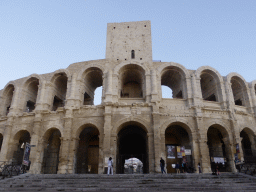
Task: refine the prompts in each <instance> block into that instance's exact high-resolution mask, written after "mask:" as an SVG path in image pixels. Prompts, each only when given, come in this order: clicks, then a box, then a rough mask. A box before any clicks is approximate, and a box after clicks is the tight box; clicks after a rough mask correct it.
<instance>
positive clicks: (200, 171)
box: [197, 163, 202, 173]
mask: <svg viewBox="0 0 256 192" xmlns="http://www.w3.org/2000/svg"><path fill="white" fill-rule="evenodd" d="M197 167H198V171H199V173H202V170H201V165H200V163H198V165H197Z"/></svg>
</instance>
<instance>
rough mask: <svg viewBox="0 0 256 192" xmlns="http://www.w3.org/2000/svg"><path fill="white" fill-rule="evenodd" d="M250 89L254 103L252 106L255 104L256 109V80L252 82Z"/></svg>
mask: <svg viewBox="0 0 256 192" xmlns="http://www.w3.org/2000/svg"><path fill="white" fill-rule="evenodd" d="M249 87H250V89H251V96H252V101H253V103H252V104H253V106H254V107H256V80H254V81H252V82H251V83H250V84H249ZM255 112H256V111H255Z"/></svg>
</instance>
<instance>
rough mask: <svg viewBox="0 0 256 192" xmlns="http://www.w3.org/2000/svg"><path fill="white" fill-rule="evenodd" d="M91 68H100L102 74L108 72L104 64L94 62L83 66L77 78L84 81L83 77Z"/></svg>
mask: <svg viewBox="0 0 256 192" xmlns="http://www.w3.org/2000/svg"><path fill="white" fill-rule="evenodd" d="M90 68H98V69H100V70H101V71H102V74H105V73H106V69H105V67H104V66H102V65H99V64H95V63H94V64H90V65H86V66H85V67H83V68H82V69H81V70H80V72H79V73H78V75H77V80H78V81H82V80H83V77H84V75H85V73H86V72H88V70H89V69H90Z"/></svg>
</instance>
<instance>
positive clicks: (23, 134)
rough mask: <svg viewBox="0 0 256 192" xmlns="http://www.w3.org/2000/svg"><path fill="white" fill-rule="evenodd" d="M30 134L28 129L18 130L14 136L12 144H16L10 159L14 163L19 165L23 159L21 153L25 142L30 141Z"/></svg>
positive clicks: (22, 153)
mask: <svg viewBox="0 0 256 192" xmlns="http://www.w3.org/2000/svg"><path fill="white" fill-rule="evenodd" d="M30 139H31V137H30V134H29V132H28V131H25V130H22V131H19V132H18V133H17V134H16V135H15V137H14V143H15V144H14V145H16V146H17V148H16V150H15V149H14V153H13V159H12V161H13V162H14V163H15V164H18V165H21V164H22V160H23V155H24V148H25V145H26V143H30Z"/></svg>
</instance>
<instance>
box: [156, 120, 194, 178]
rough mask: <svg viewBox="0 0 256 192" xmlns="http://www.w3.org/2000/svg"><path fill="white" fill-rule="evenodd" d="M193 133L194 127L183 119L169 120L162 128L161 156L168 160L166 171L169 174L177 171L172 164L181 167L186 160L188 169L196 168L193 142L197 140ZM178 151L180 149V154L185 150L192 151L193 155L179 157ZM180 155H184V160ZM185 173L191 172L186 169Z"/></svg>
mask: <svg viewBox="0 0 256 192" xmlns="http://www.w3.org/2000/svg"><path fill="white" fill-rule="evenodd" d="M192 132H193V127H192V125H191V124H189V123H188V122H186V120H184V119H181V118H180V119H176V118H172V119H169V120H167V121H165V122H164V123H163V125H162V126H161V128H160V138H161V156H162V157H163V158H164V159H166V169H167V172H168V173H175V172H176V170H175V169H174V168H173V167H172V164H176V163H177V162H179V164H180V165H181V164H182V162H183V160H184V161H185V159H186V163H187V167H194V164H195V162H193V160H194V157H195V155H196V154H195V153H194V148H193V147H194V146H193V140H195V138H193V135H192ZM178 149H180V152H181V151H182V150H185V149H190V150H191V152H192V153H191V155H185V154H184V153H183V154H179V155H178ZM176 151H177V153H176ZM180 155H182V158H181V157H180ZM168 156H169V158H168ZM183 171H184V172H189V171H191V170H190V169H186V167H185V168H184V170H183Z"/></svg>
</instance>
